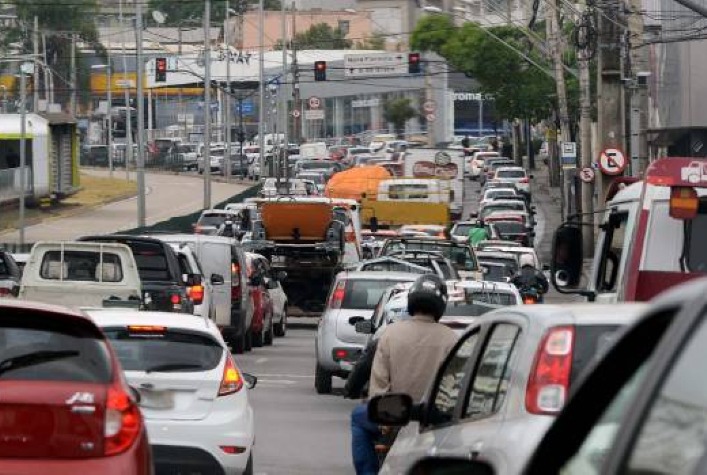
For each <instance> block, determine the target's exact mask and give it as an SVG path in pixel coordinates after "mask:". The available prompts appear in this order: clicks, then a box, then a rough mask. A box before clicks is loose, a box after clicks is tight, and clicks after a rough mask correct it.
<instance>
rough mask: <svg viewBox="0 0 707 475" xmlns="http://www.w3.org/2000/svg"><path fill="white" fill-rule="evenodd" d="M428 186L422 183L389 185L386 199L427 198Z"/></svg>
mask: <svg viewBox="0 0 707 475" xmlns="http://www.w3.org/2000/svg"><path fill="white" fill-rule="evenodd" d="M428 192H429V188H428V186H427V185H424V184H414V183H409V184H406V185H390V187H389V188H388V199H391V200H417V199H427V198H428V196H429V195H428Z"/></svg>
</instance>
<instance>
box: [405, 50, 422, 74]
mask: <svg viewBox="0 0 707 475" xmlns="http://www.w3.org/2000/svg"><path fill="white" fill-rule="evenodd" d="M420 66H421V63H420V53H408V73H410V74H420V73H421V72H422V69H421V67H420Z"/></svg>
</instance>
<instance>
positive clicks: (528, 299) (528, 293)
mask: <svg viewBox="0 0 707 475" xmlns="http://www.w3.org/2000/svg"><path fill="white" fill-rule="evenodd" d="M518 291H519V293H520V297H521V299H523V303H524V304H526V305H534V304H539V303H542V296H541V294H540V292H539V291H538V289H536V288H535V287H523V288H522V289H519V290H518Z"/></svg>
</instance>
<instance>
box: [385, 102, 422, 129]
mask: <svg viewBox="0 0 707 475" xmlns="http://www.w3.org/2000/svg"><path fill="white" fill-rule="evenodd" d="M416 115H417V111H416V110H415V108H414V107H412V105H411V104H410V99H408V98H407V97H399V98H397V99H392V100H389V101H385V102H384V103H383V119H385V120H386V122H390V123H391V124H393V128H394V129H395V133H397V134H402V133H403V132H404V131H405V122H407V121H408V120H410V119H412V118H413V117H415V116H416Z"/></svg>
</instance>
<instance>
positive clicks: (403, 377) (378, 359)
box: [351, 274, 457, 475]
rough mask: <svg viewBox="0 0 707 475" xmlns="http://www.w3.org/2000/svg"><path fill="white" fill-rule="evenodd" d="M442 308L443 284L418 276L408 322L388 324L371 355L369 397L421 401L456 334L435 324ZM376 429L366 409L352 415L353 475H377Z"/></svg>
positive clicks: (431, 276)
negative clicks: (405, 396)
mask: <svg viewBox="0 0 707 475" xmlns="http://www.w3.org/2000/svg"><path fill="white" fill-rule="evenodd" d="M446 306H447V285H446V283H445V282H444V281H443V280H442V279H440V278H439V276H437V275H434V274H425V275H423V276H420V277H419V278H418V279H417V280H416V281H415V283H414V284H413V286H412V287H411V289H410V293H409V294H408V313H409V314H410V315H411V318H410V320H405V321H399V322H397V323H395V324H394V325H390V326H389V327H387V328H386V329H385V331H384V332H383V334H382V335H381V337H380V339H379V341H378V346H377V348H376V350H375V356H374V357H373V367H372V369H371V380H370V385H369V390H368V394H369V397H373V396H376V395H380V394H384V393H388V392H401V393H406V394H409V395H410V396H411V397H412V398H413V400H415V401H419V400H420V399H422V397H423V395H424V393H425V391H426V390H427V386H429V384H430V383H431V381H432V379H433V378H434V377H435V375H436V374H437V370H438V369H439V366H440V364H441V363H442V361H444V358H445V357H446V356H447V354H448V353H449V351H450V350H451V349H452V347H453V346H454V344H455V343H456V341H457V335H456V334H455V333H454V331H452V330H451V329H449V328H448V327H447V326H445V325H442V324H440V323H439V319H440V318H442V315H443V314H444V311H445V309H446ZM381 435H382V433H381V430H380V428H379V427H378V426H377V425H376V424H375V423H373V422H371V421H370V420H369V419H368V405H367V404H365V403H364V404H360V405H358V406H356V407H355V408H354V410H353V412H352V413H351V451H352V456H353V462H354V467H355V469H356V474H357V475H374V474H376V473H378V468H379V467H378V456H377V454H376V451H375V442H376V440H377V439H379V438H380V437H381Z"/></svg>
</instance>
